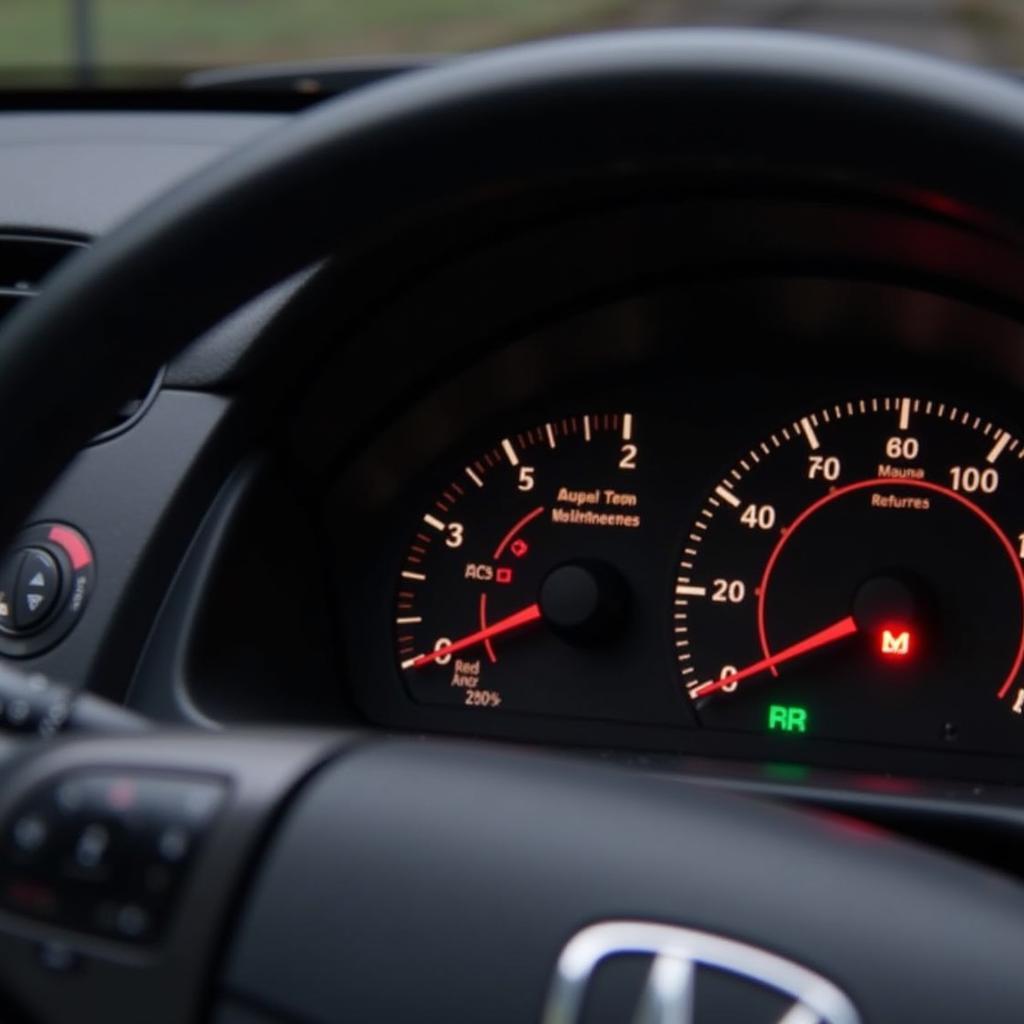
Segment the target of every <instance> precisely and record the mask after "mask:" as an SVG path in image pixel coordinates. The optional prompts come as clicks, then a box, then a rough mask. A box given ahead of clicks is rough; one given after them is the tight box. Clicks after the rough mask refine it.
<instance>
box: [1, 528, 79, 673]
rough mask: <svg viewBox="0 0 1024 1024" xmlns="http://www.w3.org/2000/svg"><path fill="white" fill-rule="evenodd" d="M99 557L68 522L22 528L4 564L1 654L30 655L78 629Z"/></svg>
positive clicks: (22, 656) (17, 656) (25, 656)
mask: <svg viewBox="0 0 1024 1024" xmlns="http://www.w3.org/2000/svg"><path fill="white" fill-rule="evenodd" d="M95 574H96V560H95V556H94V554H93V551H92V548H91V546H90V545H89V542H88V541H87V540H86V539H85V537H84V535H83V534H82V533H81V532H80V531H79V530H76V529H75V528H74V527H72V526H69V525H67V524H66V523H38V524H37V525H35V526H30V527H29V528H28V529H26V530H23V531H22V532H21V533H20V534H19V536H18V538H17V539H16V541H15V543H14V546H13V548H12V549H11V553H10V554H9V555H7V557H6V558H5V559H4V560H3V561H2V562H0V655H5V656H7V657H9V658H30V657H33V656H34V655H36V654H41V653H42V652H43V651H45V650H47V649H48V648H50V647H52V646H53V645H54V644H56V643H58V642H59V641H60V640H61V639H63V638H64V636H66V635H67V633H68V632H69V631H70V630H71V629H72V628H74V626H75V625H76V623H77V622H78V620H79V619H80V618H81V616H82V612H83V611H84V610H85V607H86V604H87V603H88V601H89V598H90V597H91V596H92V590H93V586H94V584H95Z"/></svg>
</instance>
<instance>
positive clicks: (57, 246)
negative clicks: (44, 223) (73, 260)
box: [0, 232, 85, 320]
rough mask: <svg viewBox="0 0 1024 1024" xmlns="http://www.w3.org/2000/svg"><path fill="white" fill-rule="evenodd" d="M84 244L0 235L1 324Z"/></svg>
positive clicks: (53, 239) (71, 240)
mask: <svg viewBox="0 0 1024 1024" xmlns="http://www.w3.org/2000/svg"><path fill="white" fill-rule="evenodd" d="M84 245H85V243H84V242H79V241H75V240H73V239H70V238H49V237H46V236H44V235H17V234H5V233H2V232H0V320H2V319H3V317H4V316H6V315H7V314H8V313H9V312H10V311H11V310H12V309H14V307H15V306H16V305H17V304H18V303H19V302H22V301H23V300H25V299H27V298H31V297H32V296H33V295H35V294H36V293H37V292H38V291H39V285H40V282H41V281H42V280H43V278H44V277H46V275H47V274H49V273H50V271H51V270H53V269H54V268H55V267H56V266H57V264H58V263H60V262H61V261H62V260H64V259H66V258H67V257H68V256H70V255H71V254H72V253H73V252H77V251H78V250H79V249H81V248H83V247H84Z"/></svg>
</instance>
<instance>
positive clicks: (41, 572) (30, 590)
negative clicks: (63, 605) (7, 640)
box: [14, 548, 61, 631]
mask: <svg viewBox="0 0 1024 1024" xmlns="http://www.w3.org/2000/svg"><path fill="white" fill-rule="evenodd" d="M60 583H61V572H60V568H59V567H58V565H57V560H56V559H55V558H54V557H53V555H51V554H50V553H49V552H48V551H45V550H44V549H42V548H29V549H28V550H27V551H26V552H25V557H24V558H23V559H22V562H21V568H20V569H19V570H18V577H17V582H16V583H15V588H14V625H15V629H17V630H26V631H28V630H32V629H35V628H36V626H38V625H40V624H41V623H42V622H43V621H45V620H46V619H47V618H49V616H50V613H51V612H52V611H53V609H54V608H55V606H56V604H57V598H58V597H59V596H60V590H61V586H60Z"/></svg>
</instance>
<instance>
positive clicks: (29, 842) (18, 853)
mask: <svg viewBox="0 0 1024 1024" xmlns="http://www.w3.org/2000/svg"><path fill="white" fill-rule="evenodd" d="M225 792H226V789H225V785H224V783H223V782H221V781H220V780H219V779H211V778H199V777H194V776H187V775H178V774H165V773H160V772H149V771H146V772H143V771H139V772H133V771H130V770H127V771H123V772H113V771H108V770H103V771H100V770H97V771H95V772H85V773H78V774H77V775H76V777H75V779H74V780H73V781H72V780H69V779H67V778H61V779H56V780H54V781H52V782H50V783H48V784H46V785H44V786H43V787H42V788H41V789H39V790H37V791H36V792H35V793H34V794H32V795H31V796H30V797H29V798H28V799H27V800H26V801H25V802H24V804H23V806H21V807H19V808H18V809H17V811H16V813H15V814H14V816H13V817H12V819H11V821H10V823H9V824H8V825H7V827H6V828H5V830H4V835H5V837H6V843H5V855H4V858H3V860H4V863H3V864H2V865H0V875H2V876H3V877H4V879H5V882H4V885H3V887H2V888H0V903H2V904H3V905H4V906H5V907H7V908H8V909H9V910H13V911H15V912H17V913H20V914H24V915H27V916H29V917H33V918H39V919H45V920H47V921H51V922H53V923H55V924H58V925H60V926H62V927H65V928H68V929H70V930H72V931H79V932H87V933H91V934H98V935H102V936H105V937H106V938H110V939H114V940H118V941H126V942H133V943H146V942H151V941H155V940H156V938H157V937H158V936H159V934H160V932H161V930H162V929H163V927H164V926H165V924H166V922H167V920H168V919H169V917H170V915H171V913H172V911H173V908H174V905H175V901H176V898H177V894H178V892H179V890H180V888H181V885H182V883H183V882H184V880H185V878H186V877H187V874H188V872H189V868H190V866H191V864H192V863H193V861H194V858H195V857H196V856H197V852H198V850H199V848H200V847H201V844H202V840H203V837H204V836H205V834H206V832H207V831H208V829H209V828H210V826H211V825H212V824H213V822H214V821H215V820H216V816H217V813H218V811H219V809H220V807H221V806H222V804H223V801H224V797H225Z"/></svg>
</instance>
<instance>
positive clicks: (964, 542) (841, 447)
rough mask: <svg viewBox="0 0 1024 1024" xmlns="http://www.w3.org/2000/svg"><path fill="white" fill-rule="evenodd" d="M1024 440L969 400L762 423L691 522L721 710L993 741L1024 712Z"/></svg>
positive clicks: (684, 646) (707, 709) (684, 661)
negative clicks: (771, 426) (763, 432)
mask: <svg viewBox="0 0 1024 1024" xmlns="http://www.w3.org/2000/svg"><path fill="white" fill-rule="evenodd" d="M1022 557H1024V447H1022V445H1021V442H1020V440H1019V438H1017V437H1016V436H1014V435H1013V434H1011V433H1010V432H1009V431H1007V430H1006V429H1004V428H1002V427H1001V426H999V425H997V424H995V423H993V422H990V421H989V420H987V419H986V418H985V417H984V416H981V415H977V414H976V413H974V412H973V411H971V410H969V409H965V408H963V407H962V406H960V405H957V404H954V403H950V402H943V401H938V400H933V399H928V398H922V397H909V396H898V397H875V398H863V399H852V400H846V401H842V402H839V403H836V404H832V405H829V406H827V407H824V408H820V409H817V410H816V411H812V412H808V413H807V414H806V415H802V416H799V417H798V418H796V419H795V420H793V421H791V422H789V423H785V424H783V425H780V426H779V428H778V429H777V430H775V431H774V432H772V433H770V434H768V435H767V436H765V437H763V438H760V439H758V440H757V442H756V443H755V444H754V445H753V446H752V447H751V448H750V449H749V450H747V451H746V452H744V453H743V454H742V456H741V457H740V458H739V459H738V460H737V462H736V463H735V465H733V466H732V467H731V468H730V469H729V471H728V472H727V473H726V474H725V476H724V477H723V478H722V479H721V480H720V481H719V482H718V483H717V484H716V485H715V486H714V488H713V489H712V491H711V493H710V494H709V495H708V496H707V499H706V501H705V502H704V504H703V506H702V507H701V508H700V511H699V514H698V516H697V518H696V520H695V521H694V522H693V523H692V525H691V526H690V528H689V529H688V531H687V534H686V537H685V540H684V543H683V548H682V552H681V554H680V557H679V561H678V571H677V577H676V579H675V583H674V597H673V613H672V615H673V618H672V635H673V639H674V645H675V647H674V649H675V657H676V661H677V665H678V671H679V673H680V676H681V682H682V684H683V686H684V687H685V691H686V693H687V694H688V695H689V698H690V699H691V702H692V705H693V707H694V709H695V711H696V714H697V716H698V718H699V720H700V722H701V724H702V725H704V726H705V727H709V728H715V729H736V730H748V731H760V732H777V733H788V734H799V735H808V736H823V737H831V738H850V739H853V738H863V737H866V736H870V737H873V738H876V739H882V740H887V741H891V742H895V743H910V744H918V745H920V744H923V745H929V744H950V743H958V744H962V745H965V746H967V747H972V746H980V745H984V743H985V742H987V741H988V739H989V738H990V734H991V732H992V730H993V729H1000V730H1001V729H1006V728H1010V727H1012V723H1013V722H1014V721H1017V722H1019V721H1020V717H1021V715H1022V712H1024V688H1022V680H1021V666H1022V661H1024V571H1022V567H1021V560H1022Z"/></svg>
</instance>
